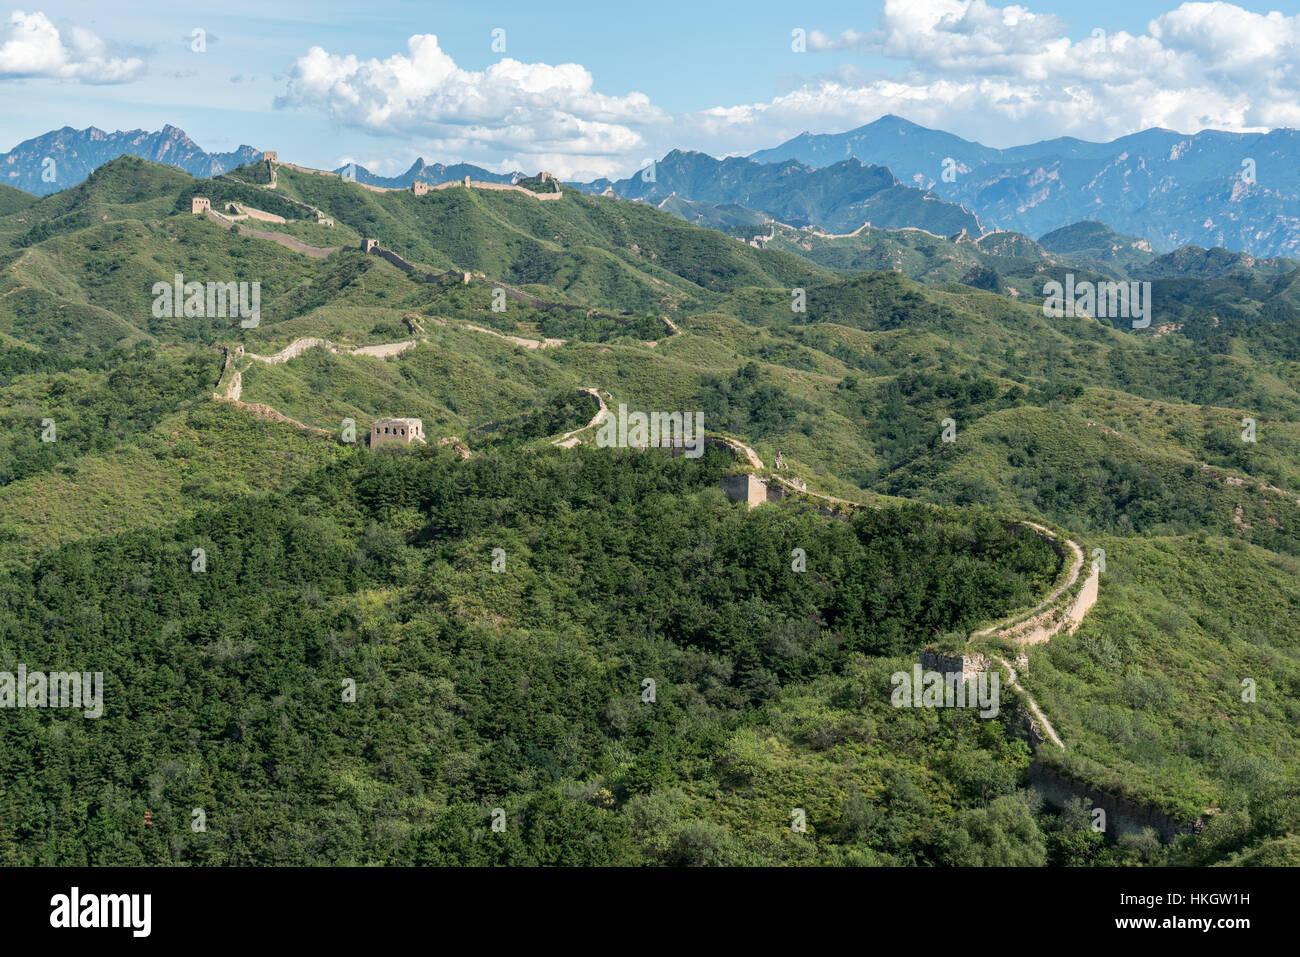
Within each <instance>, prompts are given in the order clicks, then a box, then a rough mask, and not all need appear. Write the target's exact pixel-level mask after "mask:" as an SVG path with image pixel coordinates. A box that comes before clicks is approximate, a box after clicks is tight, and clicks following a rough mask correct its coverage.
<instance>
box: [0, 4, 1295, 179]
mask: <svg viewBox="0 0 1300 957" xmlns="http://www.w3.org/2000/svg"><path fill="white" fill-rule="evenodd" d="M1277 6H1278V4H1277V3H1255V2H1251V0H1236V2H1234V3H1187V4H1178V3H1172V2H1168V0H1165V2H1157V0H1124V2H1120V0H1088V2H1083V0H1041V2H1040V0H1029V2H1026V3H1024V4H1023V5H1022V6H1015V5H1010V4H1000V3H999V2H997V0H875V2H861V0H859V2H855V3H849V2H838V0H834V2H816V0H814V2H812V3H807V4H790V3H788V2H780V3H765V2H751V3H747V4H745V5H744V6H743V7H741V6H737V5H735V4H731V3H727V4H706V3H701V2H699V0H696V2H682V0H653V2H645V3H636V2H627V3H621V4H612V3H608V2H602V3H563V2H528V3H516V2H496V3H493V2H483V0H478V2H475V3H459V2H457V3H443V2H425V3H417V2H411V0H367V2H357V0H349V2H331V0H322V2H314V3H305V2H298V0H290V2H277V3H274V4H270V3H265V2H262V3H251V2H246V0H236V2H224V3H220V4H215V3H212V4H210V3H192V4H186V5H184V6H183V7H182V5H180V4H175V3H167V4H164V3H155V2H138V3H133V4H131V5H130V7H129V9H122V8H121V6H119V5H117V4H111V5H110V4H105V3H103V2H102V0H100V2H87V0H36V5H34V6H25V7H22V8H8V9H5V8H0V95H3V100H4V103H5V109H4V111H3V115H2V116H0V149H8V148H10V147H12V146H13V145H16V144H17V143H18V142H20V141H21V140H23V139H26V138H29V137H32V136H35V135H38V134H40V133H42V132H45V131H47V130H49V129H52V128H56V127H59V126H64V125H68V126H74V127H77V128H82V127H85V126H90V125H94V126H98V127H101V128H104V129H110V130H111V129H134V128H146V129H157V128H159V127H161V126H162V125H163V124H164V123H171V124H173V125H176V126H179V127H181V128H183V129H184V130H186V131H187V132H188V133H189V134H190V135H191V136H192V137H193V138H194V139H195V141H196V142H197V143H198V144H199V145H200V146H202V147H203V148H205V149H208V150H227V149H232V148H234V147H235V146H238V145H240V144H243V143H248V144H250V145H253V146H256V147H259V148H263V149H277V150H279V152H280V155H281V158H283V159H289V160H294V161H298V162H301V163H305V164H307V165H313V166H324V167H333V166H337V165H340V164H342V163H344V162H348V161H352V160H355V161H357V162H361V163H364V164H365V165H367V166H369V167H371V168H372V169H375V170H377V171H382V172H387V173H393V172H397V171H398V170H400V169H404V168H405V167H406V166H407V165H409V163H410V162H411V161H412V160H413V159H414V158H415V157H416V156H420V155H422V156H424V157H425V158H426V160H428V161H431V162H432V161H443V162H452V161H457V160H468V161H471V162H476V163H479V164H481V165H484V166H488V167H491V168H493V169H498V170H502V169H513V168H521V169H525V170H530V171H531V170H533V169H538V168H547V169H551V170H552V171H554V172H556V173H558V174H560V175H562V176H566V177H571V176H578V175H586V176H595V175H610V174H620V175H621V174H626V173H628V172H630V171H631V170H632V169H634V168H636V167H637V166H638V165H639V164H640V162H641V161H642V160H643V159H645V158H648V157H652V156H661V155H662V154H663V153H664V152H666V151H667V150H668V149H671V148H673V147H682V148H692V149H701V150H705V151H707V152H711V153H714V154H715V155H722V154H728V153H747V152H750V151H752V150H755V149H759V148H763V147H767V146H773V145H776V144H777V143H779V142H781V141H782V140H784V139H787V138H788V137H789V136H791V135H794V134H796V133H798V132H801V131H802V130H805V129H808V130H813V131H815V132H836V131H839V130H843V129H849V128H852V127H855V126H860V125H862V124H864V123H868V122H870V121H871V120H873V119H876V118H877V117H879V116H880V115H882V114H884V113H891V112H892V113H897V114H900V115H902V116H905V117H907V118H909V119H912V120H914V121H915V122H918V123H921V124H923V125H927V126H934V127H941V128H944V129H948V130H950V131H952V132H955V133H957V134H959V135H962V136H965V137H967V138H970V139H978V140H980V141H981V142H985V143H987V144H989V145H993V146H1007V145H1012V144H1015V143H1020V142H1028V141H1032V140H1037V139H1044V138H1049V137H1052V136H1058V135H1064V134H1069V135H1076V136H1082V137H1084V138H1088V139H1110V138H1113V137H1114V136H1119V135H1123V134H1125V133H1129V132H1133V131H1135V130H1137V129H1142V128H1145V127H1148V126H1154V125H1159V126H1166V127H1170V128H1173V129H1178V130H1181V131H1184V132H1195V131H1196V130H1199V129H1202V128H1206V127H1214V128H1221V129H1267V128H1272V127H1277V126H1300V16H1297V15H1295V14H1289V13H1288V14H1283V13H1280V12H1272V11H1274V10H1276V8H1277ZM498 28H499V29H501V30H504V31H505V34H504V46H505V49H504V51H502V50H500V49H497V50H494V49H493V31H494V30H496V29H498ZM795 29H802V30H803V31H805V41H804V45H805V47H806V49H805V51H804V52H795V51H794V50H792V43H793V40H792V31H793V30H795ZM195 30H202V31H203V33H202V34H201V35H200V36H201V37H202V39H203V42H202V43H197V42H196V40H195V36H196V35H195V32H194V31H195ZM435 37H436V40H435V39H434V38H435ZM412 38H416V39H415V40H414V41H413V40H412ZM199 46H201V47H202V49H201V50H196V49H195V47H199ZM499 46H500V43H498V47H499Z"/></svg>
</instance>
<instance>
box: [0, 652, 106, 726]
mask: <svg viewBox="0 0 1300 957" xmlns="http://www.w3.org/2000/svg"><path fill="white" fill-rule="evenodd" d="M92 679H93V680H92ZM0 708H80V709H82V712H81V713H82V715H83V716H85V717H87V718H101V717H103V716H104V673H103V672H102V671H96V672H95V673H94V674H91V673H90V672H89V671H51V672H50V673H49V674H46V673H45V672H44V671H28V670H27V666H26V665H19V666H18V673H17V674H15V673H14V672H12V671H0Z"/></svg>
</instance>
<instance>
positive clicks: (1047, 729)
mask: <svg viewBox="0 0 1300 957" xmlns="http://www.w3.org/2000/svg"><path fill="white" fill-rule="evenodd" d="M993 660H994V661H996V662H998V663H999V664H1001V665H1002V667H1004V668H1006V669H1007V677H1008V679H1009V680H1008V681H1007V683H1008V684H1009V685H1011V687H1012V688H1014V689H1015V690H1016V691H1018V692H1019V693H1020V694H1021V695H1023V696H1024V699H1025V704H1027V705H1029V711H1030V713H1031V714H1033V716H1034V718H1035V719H1036V720H1037V721H1038V726H1039V727H1040V728H1042V729H1043V733H1044V734H1046V735H1047V739H1048V740H1049V741H1051V742H1052V743H1053V744H1054V745H1056V746H1057V747H1058V748H1060V749H1061V750H1062V751H1064V750H1065V742H1064V741H1062V740H1061V736H1060V735H1058V734H1057V733H1056V729H1055V728H1053V727H1052V722H1050V721H1048V720H1047V715H1045V714H1043V709H1042V708H1040V707H1038V702H1037V701H1035V700H1034V696H1033V695H1031V694H1030V693H1029V692H1028V691H1026V690H1025V689H1024V688H1023V687H1022V686H1021V684H1020V680H1019V679H1020V676H1019V675H1018V674H1016V669H1015V668H1013V667H1011V662H1009V661H1007V659H1005V658H1003V657H1002V656H1001V655H994V656H993Z"/></svg>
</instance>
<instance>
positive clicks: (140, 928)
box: [50, 887, 153, 937]
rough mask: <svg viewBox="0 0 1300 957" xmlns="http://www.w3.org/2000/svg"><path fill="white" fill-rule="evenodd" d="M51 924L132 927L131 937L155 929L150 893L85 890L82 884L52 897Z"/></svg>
mask: <svg viewBox="0 0 1300 957" xmlns="http://www.w3.org/2000/svg"><path fill="white" fill-rule="evenodd" d="M50 907H51V908H52V909H51V911H50V926H51V927H59V928H63V927H69V928H76V927H129V928H130V929H131V936H132V937H148V936H149V931H150V930H151V929H152V924H153V920H152V911H153V896H152V895H151V894H86V895H82V893H81V889H80V888H79V887H74V888H72V893H70V894H55V895H54V896H53V897H51V898H50Z"/></svg>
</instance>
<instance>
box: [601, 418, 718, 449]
mask: <svg viewBox="0 0 1300 957" xmlns="http://www.w3.org/2000/svg"><path fill="white" fill-rule="evenodd" d="M596 445H597V446H599V447H600V448H647V447H650V446H654V447H666V448H680V449H682V450H683V452H682V454H683V455H685V456H686V457H687V458H688V459H694V458H699V457H700V456H701V455H703V454H704V413H703V412H649V413H647V412H628V410H627V406H626V405H623V404H620V405H619V407H618V415H616V416H615V415H606V416H605V418H604V419H603V420H602V421H601V423H600V427H599V428H598V429H597V430H596Z"/></svg>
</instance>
